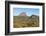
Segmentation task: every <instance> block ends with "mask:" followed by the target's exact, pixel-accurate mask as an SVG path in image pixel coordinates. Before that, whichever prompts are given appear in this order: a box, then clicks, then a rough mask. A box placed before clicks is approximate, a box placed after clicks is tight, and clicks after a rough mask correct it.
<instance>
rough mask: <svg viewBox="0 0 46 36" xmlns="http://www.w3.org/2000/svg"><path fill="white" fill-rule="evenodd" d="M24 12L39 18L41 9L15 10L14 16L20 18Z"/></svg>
mask: <svg viewBox="0 0 46 36" xmlns="http://www.w3.org/2000/svg"><path fill="white" fill-rule="evenodd" d="M22 12H26V14H27V16H31V15H32V14H34V15H38V16H39V8H13V16H18V15H19V14H20V13H22Z"/></svg>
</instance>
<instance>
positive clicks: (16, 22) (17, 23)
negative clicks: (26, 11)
mask: <svg viewBox="0 0 46 36" xmlns="http://www.w3.org/2000/svg"><path fill="white" fill-rule="evenodd" d="M13 26H14V28H24V27H39V16H36V15H32V16H30V17H29V16H13Z"/></svg>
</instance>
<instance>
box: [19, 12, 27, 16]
mask: <svg viewBox="0 0 46 36" xmlns="http://www.w3.org/2000/svg"><path fill="white" fill-rule="evenodd" d="M19 16H27V14H26V12H22V13H20V14H19Z"/></svg>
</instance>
